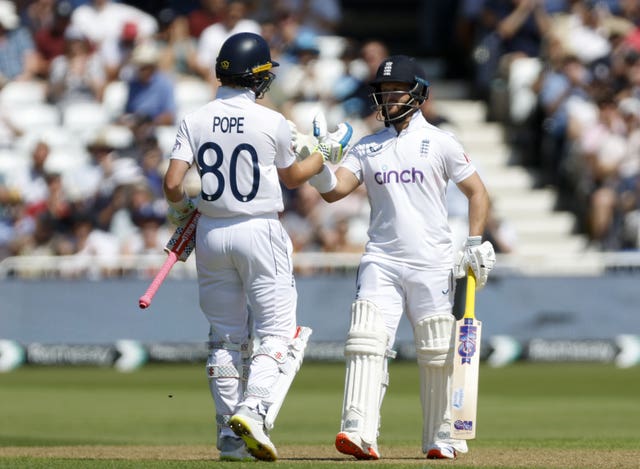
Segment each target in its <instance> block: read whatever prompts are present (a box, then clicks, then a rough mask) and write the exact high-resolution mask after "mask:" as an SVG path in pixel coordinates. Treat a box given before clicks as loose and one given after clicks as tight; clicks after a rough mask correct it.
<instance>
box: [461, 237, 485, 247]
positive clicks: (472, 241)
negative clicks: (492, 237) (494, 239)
mask: <svg viewBox="0 0 640 469" xmlns="http://www.w3.org/2000/svg"><path fill="white" fill-rule="evenodd" d="M481 244H482V236H467V242H466V243H465V245H466V246H480V245H481Z"/></svg>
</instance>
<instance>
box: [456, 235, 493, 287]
mask: <svg viewBox="0 0 640 469" xmlns="http://www.w3.org/2000/svg"><path fill="white" fill-rule="evenodd" d="M495 263H496V253H495V251H494V249H493V245H492V244H491V243H490V242H489V241H485V242H484V243H482V237H481V236H469V237H468V238H467V241H466V242H465V244H464V247H463V249H462V250H461V251H460V252H458V257H457V259H456V265H455V267H454V271H453V273H454V275H455V277H456V278H462V277H464V276H465V275H466V274H467V270H468V269H469V267H471V269H472V270H473V273H474V275H475V277H476V289H477V290H480V289H481V288H483V287H484V286H485V285H486V283H487V279H488V278H489V273H490V272H491V270H492V269H493V266H494V265H495Z"/></svg>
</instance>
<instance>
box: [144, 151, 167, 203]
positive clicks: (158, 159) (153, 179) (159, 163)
mask: <svg viewBox="0 0 640 469" xmlns="http://www.w3.org/2000/svg"><path fill="white" fill-rule="evenodd" d="M163 163H164V158H163V155H162V149H161V148H160V146H159V145H158V140H157V139H155V138H154V139H153V144H152V145H150V146H148V147H146V148H144V149H142V159H141V161H140V167H141V168H142V174H143V175H144V178H145V180H146V183H147V185H148V186H149V190H150V191H151V193H152V194H153V195H154V197H156V198H158V199H162V198H163V197H164V193H163V192H162V178H163V176H164V173H163V171H162V170H161V168H162V167H163Z"/></svg>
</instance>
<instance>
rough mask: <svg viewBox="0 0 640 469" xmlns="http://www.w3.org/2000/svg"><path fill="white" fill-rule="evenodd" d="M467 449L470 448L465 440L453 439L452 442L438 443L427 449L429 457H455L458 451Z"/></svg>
mask: <svg viewBox="0 0 640 469" xmlns="http://www.w3.org/2000/svg"><path fill="white" fill-rule="evenodd" d="M467 451H469V449H468V448H467V442H466V441H464V440H453V441H452V444H446V443H440V444H438V443H436V444H435V445H433V446H432V447H431V448H429V450H428V451H427V459H455V458H456V456H457V455H458V453H466V452H467Z"/></svg>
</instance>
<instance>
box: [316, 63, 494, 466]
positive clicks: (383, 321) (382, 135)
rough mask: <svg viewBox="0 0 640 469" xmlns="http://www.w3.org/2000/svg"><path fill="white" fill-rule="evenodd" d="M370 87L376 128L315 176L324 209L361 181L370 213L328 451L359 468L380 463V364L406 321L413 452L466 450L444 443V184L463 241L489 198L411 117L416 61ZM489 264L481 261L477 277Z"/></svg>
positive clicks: (447, 334)
mask: <svg viewBox="0 0 640 469" xmlns="http://www.w3.org/2000/svg"><path fill="white" fill-rule="evenodd" d="M371 86H372V91H373V98H374V102H375V103H376V104H377V106H376V107H377V110H378V116H379V119H380V120H382V121H384V123H385V128H384V129H383V130H381V131H379V132H377V133H375V134H373V135H369V136H367V137H364V138H363V139H361V140H360V141H359V142H357V143H356V144H355V145H353V146H352V147H351V149H350V150H349V151H348V152H347V154H346V155H345V156H344V158H343V160H342V163H341V165H340V166H339V167H338V168H337V169H336V171H335V174H333V173H332V172H331V170H330V169H329V168H328V167H325V169H324V170H323V171H322V172H321V173H320V174H319V175H318V176H315V177H314V180H315V181H314V185H315V187H316V188H317V189H318V191H319V192H320V193H321V194H322V197H323V198H324V199H325V200H326V201H327V202H334V201H336V200H340V199H342V198H343V197H345V196H347V195H348V194H350V193H351V192H353V191H354V190H355V189H356V188H357V187H358V186H359V185H360V184H365V186H366V189H367V195H368V198H369V203H370V205H371V214H372V215H371V219H370V226H369V230H368V234H369V241H368V243H367V245H366V248H365V253H364V255H363V256H362V260H361V262H360V266H359V269H358V277H357V291H356V296H355V302H354V303H353V305H352V308H351V326H350V329H349V332H348V335H347V342H346V346H345V358H346V378H345V389H344V400H343V407H342V420H341V425H340V432H339V433H338V435H337V436H336V440H335V444H336V448H337V449H338V451H340V452H342V453H345V454H349V455H352V456H354V457H356V458H357V459H378V458H379V457H380V451H379V449H378V446H377V438H378V430H379V425H380V406H381V405H382V400H383V397H384V394H385V390H386V387H387V383H388V378H387V360H388V358H389V357H392V356H393V351H392V348H393V344H394V341H395V337H396V331H397V328H398V324H399V322H400V319H401V318H402V316H403V314H406V316H407V318H408V319H409V321H410V323H411V325H412V327H413V332H414V339H415V346H416V355H417V359H418V367H419V370H420V399H421V401H422V411H423V434H422V450H423V452H424V453H425V454H426V456H427V458H439V459H440V458H449V459H452V458H455V456H456V454H457V453H462V452H466V451H467V445H466V442H465V441H463V440H456V439H453V438H451V434H450V433H451V413H450V392H449V389H450V382H451V374H452V370H453V346H454V338H453V331H454V327H455V321H454V317H453V314H452V307H453V298H454V285H455V283H454V275H453V267H454V253H453V241H452V234H451V230H450V228H449V225H448V222H447V208H446V194H445V190H446V187H447V182H448V181H449V180H450V179H451V180H453V181H454V182H455V183H456V184H457V185H458V187H459V188H460V189H461V191H462V192H463V193H464V194H465V195H466V197H467V198H468V199H469V236H480V235H481V234H482V232H483V231H484V226H485V220H486V218H487V214H488V210H489V197H488V195H487V191H486V189H485V186H484V184H483V182H482V180H481V179H480V177H479V176H478V173H477V172H476V170H475V168H474V166H473V165H472V164H471V162H470V160H469V158H467V156H466V155H465V153H464V150H463V149H462V146H461V145H460V144H459V143H458V141H457V140H456V139H455V138H454V137H453V136H452V135H451V134H449V133H447V132H444V131H442V130H440V129H438V128H437V127H434V126H433V125H431V124H429V123H428V122H427V121H426V120H425V118H424V117H423V115H422V113H421V112H420V106H421V105H422V103H423V102H424V101H425V100H426V99H427V98H428V95H429V83H428V82H427V80H426V79H425V74H424V72H423V70H422V69H421V67H420V66H419V65H418V64H417V62H416V61H415V60H414V59H412V58H410V57H407V56H402V55H399V56H393V57H389V58H388V59H386V60H385V61H384V62H383V63H382V64H380V67H379V68H378V72H377V74H376V78H375V80H374V81H373V82H372V83H371ZM327 173H328V174H327ZM474 239H475V238H474ZM485 257H487V259H488V256H485ZM474 259H475V258H474ZM491 267H493V264H492V263H490V262H486V263H484V264H483V268H484V269H485V271H484V272H485V273H486V274H488V270H490V268H491ZM395 418H396V419H401V418H402V416H401V415H398V416H395Z"/></svg>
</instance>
